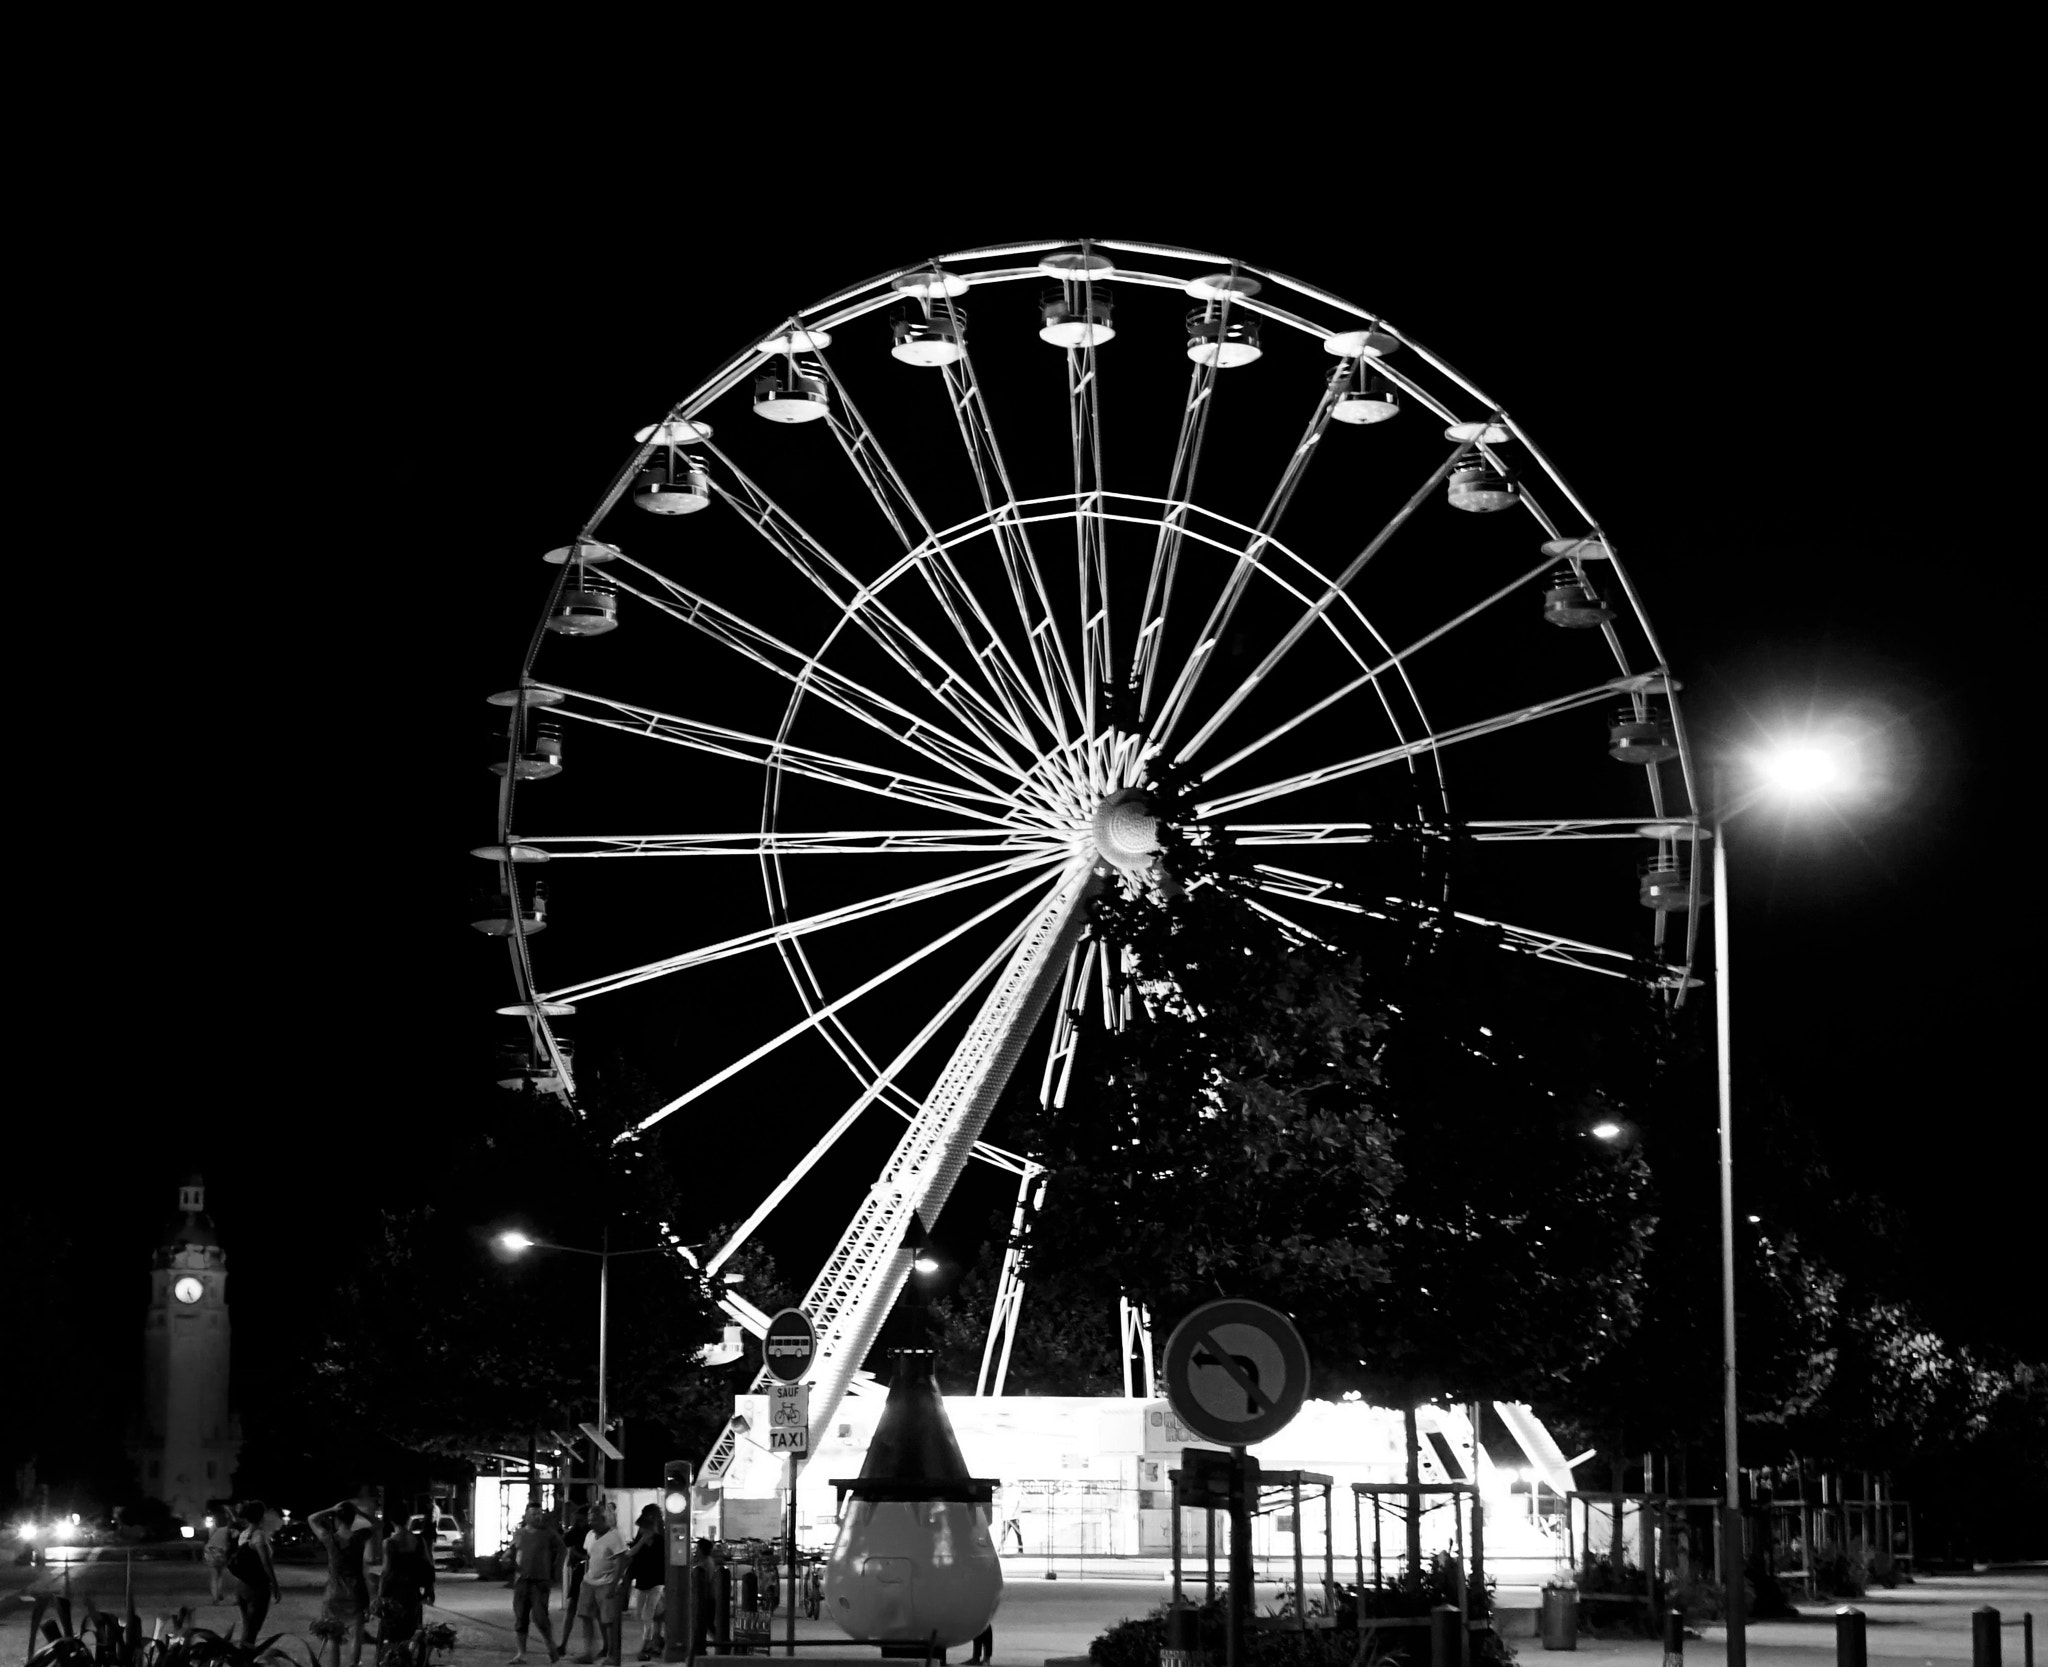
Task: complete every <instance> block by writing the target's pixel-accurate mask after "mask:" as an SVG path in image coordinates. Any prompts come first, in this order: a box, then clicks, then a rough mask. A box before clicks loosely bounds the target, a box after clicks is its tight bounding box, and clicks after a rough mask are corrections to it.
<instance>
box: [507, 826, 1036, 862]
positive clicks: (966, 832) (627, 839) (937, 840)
mask: <svg viewBox="0 0 2048 1667" xmlns="http://www.w3.org/2000/svg"><path fill="white" fill-rule="evenodd" d="M508 843H512V844H517V845H522V846H533V847H537V848H538V849H540V850H542V851H545V852H546V853H547V854H548V856H549V858H550V859H551V860H553V861H558V862H559V861H561V860H562V859H564V858H571V859H573V858H578V857H769V856H776V857H791V856H835V857H837V856H871V855H877V854H881V853H886V852H904V853H909V854H912V855H916V856H976V855H986V854H988V853H990V852H996V851H1045V852H1055V851H1062V850H1065V849H1066V848H1067V845H1068V843H1069V842H1068V841H1067V840H1065V839H1064V838H1062V837H1061V836H1058V835H1055V834H1052V833H1050V832H1043V833H1034V832H1032V831H1031V830H1029V829H1010V828H901V829H892V830H882V829H870V828H849V829H844V830H841V831H839V832H821V833H795V832H785V831H783V830H780V829H772V830H770V831H768V832H766V833H763V832H761V831H760V830H759V829H755V830H753V831H752V832H749V833H710V834H520V835H519V836H518V837H517V838H516V839H514V840H512V841H509V842H508Z"/></svg>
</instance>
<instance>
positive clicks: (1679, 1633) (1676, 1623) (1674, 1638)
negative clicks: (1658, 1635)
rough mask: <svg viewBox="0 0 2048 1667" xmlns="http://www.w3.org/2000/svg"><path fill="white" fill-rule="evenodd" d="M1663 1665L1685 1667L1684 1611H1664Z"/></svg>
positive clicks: (1665, 1666)
mask: <svg viewBox="0 0 2048 1667" xmlns="http://www.w3.org/2000/svg"><path fill="white" fill-rule="evenodd" d="M1664 1667H1685V1612H1684V1611H1683V1610H1682V1609H1667V1610H1665V1611H1664Z"/></svg>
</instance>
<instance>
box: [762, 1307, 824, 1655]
mask: <svg viewBox="0 0 2048 1667" xmlns="http://www.w3.org/2000/svg"><path fill="white" fill-rule="evenodd" d="M817 1357H818V1332H817V1328H816V1327H815V1326H813V1325H812V1324H811V1317H810V1316H809V1315H808V1314H806V1313H805V1312H804V1311H803V1310H802V1309H801V1308H785V1309H783V1310H782V1312H781V1313H779V1314H777V1315H776V1316H775V1317H774V1318H773V1319H771V1320H770V1321H769V1322H768V1329H767V1331H766V1332H764V1333H763V1334H762V1337H761V1364H762V1366H763V1368H764V1369H765V1370H766V1371H767V1373H768V1375H769V1377H771V1378H773V1379H774V1380H775V1381H774V1382H773V1383H771V1384H770V1385H769V1386H768V1451H769V1452H771V1453H787V1454H788V1455H789V1525H788V1534H787V1537H786V1545H785V1551H786V1553H787V1556H786V1561H787V1562H788V1565H789V1609H788V1612H787V1616H786V1619H785V1620H784V1622H783V1642H784V1645H785V1647H786V1649H787V1652H788V1653H789V1654H790V1655H792V1656H794V1655H795V1654H796V1586H797V1564H796V1479H797V1474H798V1472H799V1471H801V1470H802V1469H803V1463H804V1455H805V1454H807V1453H808V1452H810V1450H811V1386H810V1385H809V1384H807V1383H805V1382H804V1381H803V1377H804V1374H805V1373H806V1372H808V1371H809V1370H810V1369H811V1362H812V1361H814V1360H816V1359H817Z"/></svg>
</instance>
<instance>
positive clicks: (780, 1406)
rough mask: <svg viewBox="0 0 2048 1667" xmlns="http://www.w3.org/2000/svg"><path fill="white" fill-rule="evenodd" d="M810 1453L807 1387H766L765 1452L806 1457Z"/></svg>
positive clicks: (793, 1384)
mask: <svg viewBox="0 0 2048 1667" xmlns="http://www.w3.org/2000/svg"><path fill="white" fill-rule="evenodd" d="M810 1450H811V1386H810V1385H809V1384H807V1383H771V1384H770V1385H769V1386H768V1451H769V1452H771V1453H808V1452H810Z"/></svg>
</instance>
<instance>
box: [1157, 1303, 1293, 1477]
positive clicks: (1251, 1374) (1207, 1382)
mask: <svg viewBox="0 0 2048 1667" xmlns="http://www.w3.org/2000/svg"><path fill="white" fill-rule="evenodd" d="M1164 1366H1165V1371H1164V1376H1165V1378H1166V1398H1167V1400H1168V1401H1169V1402H1170V1403H1171V1404H1172V1406H1173V1410H1174V1411H1175V1412H1177V1413H1178V1414H1179V1415H1180V1419H1181V1422H1182V1423H1184V1424H1186V1425H1187V1427H1188V1428H1189V1429H1191V1430H1193V1431H1194V1432H1195V1433H1196V1434H1197V1435H1200V1436H1204V1437H1206V1438H1207V1439H1208V1440H1210V1441H1215V1442H1221V1443H1222V1444H1223V1445H1224V1446H1226V1447H1244V1446H1249V1445H1250V1444H1251V1443H1252V1442H1255V1441H1264V1440H1266V1439H1267V1437H1269V1436H1273V1435H1277V1434H1278V1433H1279V1432H1280V1431H1281V1430H1283V1429H1285V1428H1286V1427H1287V1424H1288V1422H1289V1420H1291V1419H1292V1418H1293V1417H1294V1415H1295V1413H1297V1412H1299V1411H1300V1410H1301V1403H1302V1401H1303V1400H1304V1399H1305V1398H1306V1397H1307V1395H1308V1346H1307V1345H1306V1344H1305V1343H1303V1342H1302V1340H1301V1333H1300V1332H1298V1331H1296V1330H1295V1329H1294V1322H1293V1321H1292V1320H1290V1319H1288V1317H1287V1316H1286V1315H1285V1314H1283V1313H1281V1312H1280V1311H1279V1310H1278V1309H1277V1308H1268V1307H1267V1306H1266V1305H1265V1304H1264V1303H1262V1302H1244V1301H1241V1300H1239V1299H1237V1298H1235V1297H1230V1298H1225V1299H1224V1300H1223V1301H1221V1302H1209V1303H1204V1304H1203V1305H1202V1306H1201V1307H1200V1308H1197V1309H1196V1310H1195V1311H1194V1312H1193V1313H1192V1314H1190V1315H1188V1317H1187V1318H1186V1319H1184V1320H1182V1321H1181V1323H1180V1324H1179V1325H1177V1326H1175V1327H1174V1328H1173V1335H1172V1336H1171V1337H1169V1338H1167V1340H1166V1359H1165V1362H1164Z"/></svg>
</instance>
